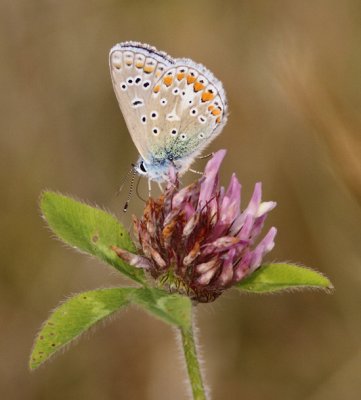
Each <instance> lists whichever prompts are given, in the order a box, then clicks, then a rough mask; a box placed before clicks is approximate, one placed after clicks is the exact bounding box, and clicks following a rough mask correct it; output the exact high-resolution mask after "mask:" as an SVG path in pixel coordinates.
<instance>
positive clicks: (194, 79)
mask: <svg viewBox="0 0 361 400" xmlns="http://www.w3.org/2000/svg"><path fill="white" fill-rule="evenodd" d="M195 81H196V77H195V76H192V75H187V83H188V85H190V84H191V83H194V82H195Z"/></svg>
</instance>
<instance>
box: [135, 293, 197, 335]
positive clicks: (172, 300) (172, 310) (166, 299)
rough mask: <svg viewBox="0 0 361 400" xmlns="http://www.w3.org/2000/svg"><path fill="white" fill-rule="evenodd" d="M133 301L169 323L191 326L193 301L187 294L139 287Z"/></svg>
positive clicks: (185, 326)
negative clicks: (182, 294)
mask: <svg viewBox="0 0 361 400" xmlns="http://www.w3.org/2000/svg"><path fill="white" fill-rule="evenodd" d="M132 302H133V303H135V304H137V305H139V306H141V307H142V308H144V309H145V310H147V311H149V312H150V313H152V314H154V315H155V316H156V317H158V318H160V319H161V320H163V321H165V322H167V323H168V324H171V325H176V326H179V327H181V328H189V327H190V326H191V309H192V303H191V301H190V299H189V298H188V297H186V296H181V295H179V294H169V293H167V292H165V291H163V290H160V289H156V288H137V289H134V291H133V292H132Z"/></svg>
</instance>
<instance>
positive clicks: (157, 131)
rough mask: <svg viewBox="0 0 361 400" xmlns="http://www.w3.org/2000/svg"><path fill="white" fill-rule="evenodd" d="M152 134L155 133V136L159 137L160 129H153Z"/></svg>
mask: <svg viewBox="0 0 361 400" xmlns="http://www.w3.org/2000/svg"><path fill="white" fill-rule="evenodd" d="M152 132H153V135H155V136H157V135H158V134H159V129H158V128H153V129H152Z"/></svg>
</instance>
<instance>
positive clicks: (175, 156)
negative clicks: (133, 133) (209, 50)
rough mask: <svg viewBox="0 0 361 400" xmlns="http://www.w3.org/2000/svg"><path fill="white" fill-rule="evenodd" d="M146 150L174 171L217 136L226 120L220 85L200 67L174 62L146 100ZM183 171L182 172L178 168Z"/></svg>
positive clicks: (186, 62)
mask: <svg viewBox="0 0 361 400" xmlns="http://www.w3.org/2000/svg"><path fill="white" fill-rule="evenodd" d="M147 101H148V109H149V116H150V119H149V121H148V123H147V124H148V138H149V140H148V146H149V149H150V151H151V152H152V154H153V155H154V157H155V158H156V159H158V160H162V159H165V158H168V159H172V160H173V161H174V163H175V164H176V165H177V163H179V168H177V169H178V170H180V171H181V170H182V169H187V168H188V165H189V163H188V162H187V161H190V162H191V161H192V160H193V159H194V158H195V157H196V156H197V155H198V154H200V153H201V151H202V150H204V148H205V147H206V146H207V145H208V144H209V143H210V142H211V141H212V140H213V139H214V138H215V137H216V136H217V135H218V134H219V133H220V132H221V130H222V128H223V126H224V124H225V123H226V120H227V102H226V96H225V92H224V90H223V87H222V84H221V82H220V81H218V80H217V79H216V78H215V77H214V75H213V74H212V73H211V72H210V71H209V70H207V69H206V68H205V67H204V66H202V65H201V64H196V63H194V62H193V61H192V60H188V59H176V60H175V64H173V65H172V66H170V67H168V68H167V69H166V70H165V71H164V73H163V74H162V75H161V76H160V78H159V79H158V81H157V82H156V83H155V84H154V87H153V89H152V93H151V96H150V97H149V98H148V100H147ZM181 164H183V165H184V168H182V165H181Z"/></svg>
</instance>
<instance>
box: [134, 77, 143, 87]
mask: <svg viewBox="0 0 361 400" xmlns="http://www.w3.org/2000/svg"><path fill="white" fill-rule="evenodd" d="M141 81H142V77H140V76H137V77H136V78H135V80H134V83H135V84H136V85H140V82H141Z"/></svg>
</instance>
